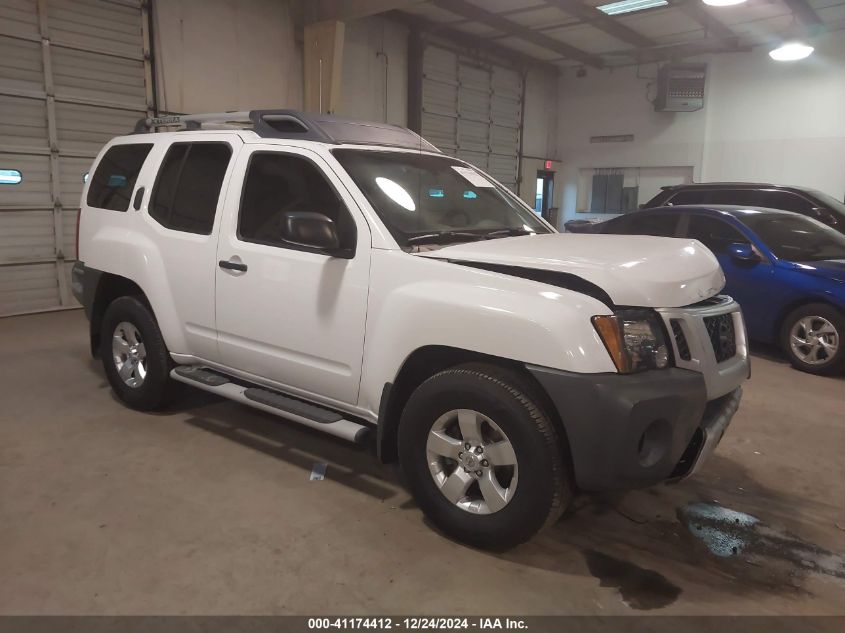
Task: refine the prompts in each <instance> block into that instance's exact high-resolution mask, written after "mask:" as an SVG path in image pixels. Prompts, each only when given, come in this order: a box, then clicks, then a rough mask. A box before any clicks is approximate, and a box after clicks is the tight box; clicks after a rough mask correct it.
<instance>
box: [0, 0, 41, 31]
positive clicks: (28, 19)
mask: <svg viewBox="0 0 845 633" xmlns="http://www.w3.org/2000/svg"><path fill="white" fill-rule="evenodd" d="M0 33H8V34H10V35H17V36H18V37H29V38H38V15H37V14H36V12H35V0H6V1H4V2H3V3H2V4H0Z"/></svg>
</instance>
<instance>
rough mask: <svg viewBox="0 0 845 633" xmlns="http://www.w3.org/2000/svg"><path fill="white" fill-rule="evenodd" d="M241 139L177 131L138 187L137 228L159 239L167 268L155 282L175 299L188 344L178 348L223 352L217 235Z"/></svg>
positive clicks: (205, 354) (201, 353) (208, 355)
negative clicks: (218, 323)
mask: <svg viewBox="0 0 845 633" xmlns="http://www.w3.org/2000/svg"><path fill="white" fill-rule="evenodd" d="M183 134H184V135H183ZM240 145H242V142H241V140H240V139H239V138H238V137H237V136H235V135H220V136H217V135H208V134H190V133H180V134H179V136H178V139H177V140H176V142H174V143H158V144H157V146H156V150H155V161H154V162H153V161H152V160H151V161H150V162H151V163H153V165H154V166H157V167H158V169H157V170H156V171H155V173H151V174H150V175H149V177H148V178H147V179H145V180H143V182H144V184H145V185H146V187H145V188H146V190H147V191H141V190H139V191H137V192H136V194H135V197H136V198H137V203H138V207H137V208H140V209H141V210H142V213H141V214H140V216H141V217H140V222H139V225H140V226H138V230H139V232H140V233H141V234H142V235H143V236H146V237H147V238H148V239H149V242H150V244H153V245H154V246H155V249H156V250H157V252H158V254H159V257H160V258H161V264H162V269H163V270H164V275H163V276H162V278H160V279H157V280H156V283H157V284H159V289H161V288H162V287H166V291H165V292H163V293H162V296H166V297H167V298H168V299H169V300H170V301H171V302H172V304H173V308H174V312H175V314H177V315H178V317H179V321H180V324H179V325H180V326H181V328H182V334H183V336H184V340H185V342H186V344H187V347H186V349H171V350H170V351H171V352H173V353H176V354H179V353H181V354H190V355H192V356H196V357H198V358H201V359H205V360H209V361H217V360H218V359H219V354H218V348H217V331H216V323H215V315H214V310H215V304H214V282H215V275H216V271H217V259H216V257H217V236H218V233H219V228H220V215H221V214H220V209H221V208H222V204H223V194H224V193H225V191H226V185H227V183H228V179H229V177H230V174H231V172H232V165H233V164H234V157H235V156H236V154H237V151H238V149H239V147H240ZM151 158H152V156H151ZM142 175H143V174H142ZM139 182H141V181H139ZM142 200H143V204H141V202H142ZM135 203H136V201H135V200H133V206H134V205H135Z"/></svg>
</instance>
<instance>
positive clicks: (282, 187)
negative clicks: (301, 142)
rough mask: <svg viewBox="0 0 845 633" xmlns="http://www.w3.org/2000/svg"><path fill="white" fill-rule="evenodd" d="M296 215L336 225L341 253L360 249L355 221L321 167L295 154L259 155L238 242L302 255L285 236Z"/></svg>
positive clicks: (250, 174) (249, 178)
mask: <svg viewBox="0 0 845 633" xmlns="http://www.w3.org/2000/svg"><path fill="white" fill-rule="evenodd" d="M296 211H307V212H312V213H321V214H323V215H325V216H327V217H328V218H329V219H331V220H332V221H333V222H334V223H335V227H336V229H337V233H338V237H339V238H340V245H341V248H350V249H352V248H354V247H355V221H354V220H353V218H352V216H351V215H350V214H349V211H348V210H347V208H346V206H345V205H344V204H343V202H342V201H341V199H340V197H339V196H338V195H337V192H335V190H334V188H333V187H332V185H331V184H330V183H329V181H328V180H327V179H326V177H325V175H324V174H323V172H322V171H321V170H320V169H319V168H318V167H317V165H315V164H314V163H313V162H312V161H310V160H308V159H307V158H304V157H302V156H296V155H294V154H283V153H281V152H256V153H254V154H253V155H252V157H251V158H250V161H249V166H248V167H247V171H246V177H245V180H244V189H243V193H242V194H241V207H240V212H239V214H238V237H239V238H240V239H241V240H243V241H245V242H256V243H258V244H266V245H268V246H279V247H282V248H292V249H296V250H303V249H302V247H300V246H297V245H294V244H291V243H289V242H287V241H285V240H284V238H283V236H282V227H283V224H284V217H285V214H286V213H288V212H296Z"/></svg>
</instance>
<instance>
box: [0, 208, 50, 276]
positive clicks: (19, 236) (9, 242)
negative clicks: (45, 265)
mask: <svg viewBox="0 0 845 633" xmlns="http://www.w3.org/2000/svg"><path fill="white" fill-rule="evenodd" d="M54 252H55V240H54V238H53V212H52V211H49V210H45V211H5V212H3V213H0V263H3V264H9V263H16V262H30V261H32V260H33V259H45V260H48V259H50V258H51V257H53V255H54Z"/></svg>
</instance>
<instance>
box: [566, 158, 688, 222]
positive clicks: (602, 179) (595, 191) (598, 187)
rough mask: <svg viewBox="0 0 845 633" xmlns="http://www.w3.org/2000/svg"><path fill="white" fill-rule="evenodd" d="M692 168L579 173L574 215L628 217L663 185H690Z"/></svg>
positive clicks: (643, 168) (626, 168) (608, 169)
mask: <svg viewBox="0 0 845 633" xmlns="http://www.w3.org/2000/svg"><path fill="white" fill-rule="evenodd" d="M692 176H693V168H692V167H618V168H583V169H580V170H579V175H578V189H577V198H576V201H575V211H577V212H579V213H596V214H620V213H628V212H629V211H633V210H635V209H637V208H638V207H639V205H640V204H641V203H643V202H646V201H647V200H650V199H651V198H653V197H654V196H656V195H657V194H658V193H659V192H660V188H661V187H664V186H667V185H681V184H687V183H690V182H692Z"/></svg>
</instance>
